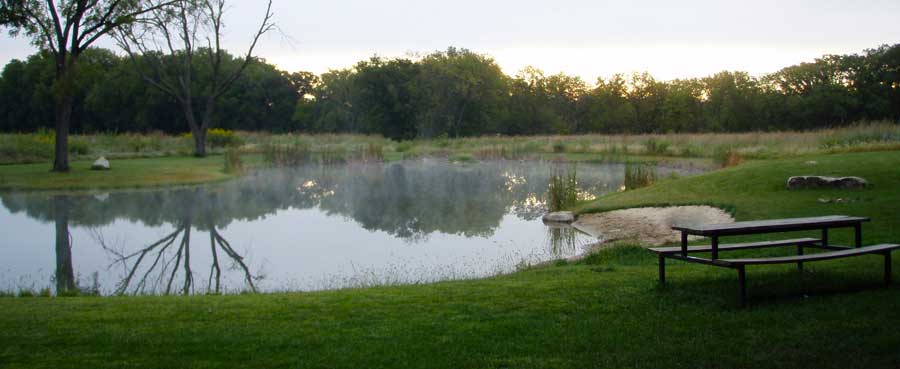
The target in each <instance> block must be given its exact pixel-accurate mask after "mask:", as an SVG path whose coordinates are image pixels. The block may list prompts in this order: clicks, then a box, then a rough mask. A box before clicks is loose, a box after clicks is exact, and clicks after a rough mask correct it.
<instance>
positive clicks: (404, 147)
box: [394, 141, 413, 152]
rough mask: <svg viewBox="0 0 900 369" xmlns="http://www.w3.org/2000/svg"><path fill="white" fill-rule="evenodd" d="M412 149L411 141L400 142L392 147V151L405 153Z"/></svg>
mask: <svg viewBox="0 0 900 369" xmlns="http://www.w3.org/2000/svg"><path fill="white" fill-rule="evenodd" d="M412 147H413V142H412V141H401V142H398V143H397V144H396V145H394V151H396V152H407V151H409V150H410V149H412Z"/></svg>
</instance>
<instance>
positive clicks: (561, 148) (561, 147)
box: [552, 141, 566, 154]
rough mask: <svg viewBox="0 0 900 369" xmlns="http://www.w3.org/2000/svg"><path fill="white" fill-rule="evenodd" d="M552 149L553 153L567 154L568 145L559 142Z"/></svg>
mask: <svg viewBox="0 0 900 369" xmlns="http://www.w3.org/2000/svg"><path fill="white" fill-rule="evenodd" d="M552 149H553V152H554V153H557V154H558V153H563V152H566V144H565V143H562V142H559V141H557V142H554V143H553V147H552Z"/></svg>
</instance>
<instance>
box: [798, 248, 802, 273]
mask: <svg viewBox="0 0 900 369" xmlns="http://www.w3.org/2000/svg"><path fill="white" fill-rule="evenodd" d="M797 255H803V245H802V244H799V245H797ZM797 270H799V271H801V272H802V271H803V262H802V261H800V262H797Z"/></svg>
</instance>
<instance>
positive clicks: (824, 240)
mask: <svg viewBox="0 0 900 369" xmlns="http://www.w3.org/2000/svg"><path fill="white" fill-rule="evenodd" d="M822 247H828V228H822Z"/></svg>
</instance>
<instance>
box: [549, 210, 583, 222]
mask: <svg viewBox="0 0 900 369" xmlns="http://www.w3.org/2000/svg"><path fill="white" fill-rule="evenodd" d="M542 219H543V220H544V223H572V222H574V221H575V213H573V212H571V211H557V212H555V213H548V214H545V215H544V217H543V218H542Z"/></svg>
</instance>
